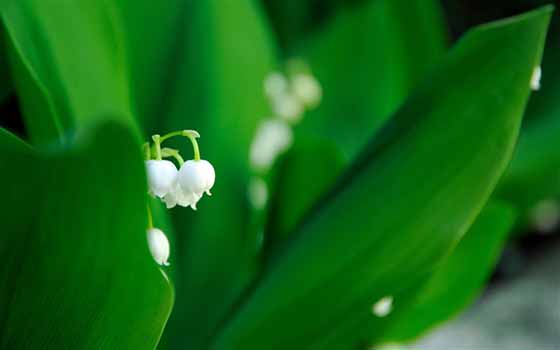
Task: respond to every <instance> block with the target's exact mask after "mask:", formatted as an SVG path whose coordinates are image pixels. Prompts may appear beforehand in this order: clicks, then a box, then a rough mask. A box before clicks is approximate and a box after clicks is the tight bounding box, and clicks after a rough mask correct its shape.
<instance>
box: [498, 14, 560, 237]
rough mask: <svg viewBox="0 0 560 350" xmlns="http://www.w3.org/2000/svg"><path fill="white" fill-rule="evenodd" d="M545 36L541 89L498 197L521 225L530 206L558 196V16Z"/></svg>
mask: <svg viewBox="0 0 560 350" xmlns="http://www.w3.org/2000/svg"><path fill="white" fill-rule="evenodd" d="M555 20H556V21H553V24H555V25H553V26H552V27H551V31H550V33H549V35H548V37H549V39H548V44H547V46H546V48H545V52H544V57H543V62H542V67H543V78H542V82H541V89H540V90H539V91H537V92H534V93H533V95H532V96H531V101H530V103H529V105H528V107H527V118H528V120H526V121H525V122H524V125H523V129H522V131H521V135H520V138H519V144H518V146H517V150H516V152H515V155H514V158H513V160H512V162H511V165H510V166H509V168H508V171H507V172H506V173H505V174H504V177H503V179H502V181H501V182H500V185H499V187H498V190H497V196H498V197H499V198H502V199H506V200H508V201H510V202H511V203H512V204H514V205H515V206H516V207H517V209H518V210H519V212H520V220H519V221H520V222H519V223H518V224H520V226H524V225H526V224H528V223H529V221H530V219H531V218H530V216H531V213H532V209H533V208H534V206H535V205H536V204H537V203H538V202H539V201H541V200H543V199H550V198H554V197H556V198H558V197H559V196H560V102H559V101H558V91H559V89H560V67H558V64H557V63H558V61H559V60H560V19H559V18H558V16H556V17H555Z"/></svg>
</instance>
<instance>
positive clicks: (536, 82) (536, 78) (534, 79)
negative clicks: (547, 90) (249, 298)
mask: <svg viewBox="0 0 560 350" xmlns="http://www.w3.org/2000/svg"><path fill="white" fill-rule="evenodd" d="M541 76H542V69H541V66H537V67H535V70H533V75H532V76H531V89H532V90H534V91H537V90H540V88H541Z"/></svg>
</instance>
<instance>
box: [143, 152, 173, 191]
mask: <svg viewBox="0 0 560 350" xmlns="http://www.w3.org/2000/svg"><path fill="white" fill-rule="evenodd" d="M146 173H147V176H148V192H149V193H150V194H151V195H153V196H157V197H160V198H163V197H164V196H165V195H167V194H168V193H170V192H171V191H173V190H174V188H175V186H176V183H177V174H178V170H177V167H175V164H173V163H172V162H170V161H168V160H147V161H146Z"/></svg>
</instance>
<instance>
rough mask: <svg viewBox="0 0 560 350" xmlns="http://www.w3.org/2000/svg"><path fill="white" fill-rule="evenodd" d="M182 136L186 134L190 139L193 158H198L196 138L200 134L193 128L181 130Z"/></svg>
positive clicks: (198, 150)
mask: <svg viewBox="0 0 560 350" xmlns="http://www.w3.org/2000/svg"><path fill="white" fill-rule="evenodd" d="M183 136H186V137H188V138H189V140H191V143H192V146H193V151H194V160H200V149H199V148H198V142H197V141H196V139H197V138H198V137H200V134H199V133H198V132H196V131H194V130H183Z"/></svg>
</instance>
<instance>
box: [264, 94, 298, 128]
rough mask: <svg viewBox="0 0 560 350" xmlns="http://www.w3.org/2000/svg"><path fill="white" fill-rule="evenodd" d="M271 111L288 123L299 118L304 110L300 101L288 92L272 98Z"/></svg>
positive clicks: (294, 121) (295, 121)
mask: <svg viewBox="0 0 560 350" xmlns="http://www.w3.org/2000/svg"><path fill="white" fill-rule="evenodd" d="M272 111H273V112H274V114H275V115H276V116H278V117H280V118H282V119H284V120H286V121H288V122H290V123H297V122H299V121H300V120H301V117H302V116H303V112H304V111H305V109H304V105H303V104H302V102H301V101H300V100H299V99H298V98H296V96H294V95H292V94H290V93H283V94H280V95H278V96H276V97H275V98H274V99H273V100H272Z"/></svg>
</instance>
